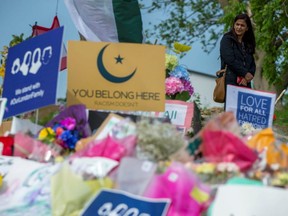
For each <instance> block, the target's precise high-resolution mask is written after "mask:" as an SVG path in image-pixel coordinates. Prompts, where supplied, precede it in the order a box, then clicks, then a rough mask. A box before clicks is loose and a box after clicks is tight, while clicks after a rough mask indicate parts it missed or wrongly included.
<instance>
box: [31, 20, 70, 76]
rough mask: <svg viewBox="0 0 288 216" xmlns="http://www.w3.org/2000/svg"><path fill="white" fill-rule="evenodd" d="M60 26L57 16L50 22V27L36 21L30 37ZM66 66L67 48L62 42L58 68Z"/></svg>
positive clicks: (62, 68) (63, 68)
mask: <svg viewBox="0 0 288 216" xmlns="http://www.w3.org/2000/svg"><path fill="white" fill-rule="evenodd" d="M59 27H60V22H59V20H58V17H57V16H55V17H54V19H53V22H52V25H51V27H50V28H46V27H43V26H39V25H37V23H36V24H35V25H34V26H33V27H32V37H35V36H38V35H41V34H44V33H46V32H48V31H50V30H53V29H56V28H59ZM66 68H67V49H66V47H65V44H64V43H63V46H62V53H61V67H60V70H61V71H62V70H65V69H66Z"/></svg>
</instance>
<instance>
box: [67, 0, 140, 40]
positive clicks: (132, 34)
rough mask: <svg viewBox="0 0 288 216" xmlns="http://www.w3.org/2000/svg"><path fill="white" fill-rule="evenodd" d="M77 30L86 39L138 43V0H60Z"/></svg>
mask: <svg viewBox="0 0 288 216" xmlns="http://www.w3.org/2000/svg"><path fill="white" fill-rule="evenodd" d="M64 1H65V4H66V7H67V9H68V11H69V13H70V16H71V18H72V20H73V22H74V24H75V26H76V28H77V29H78V31H79V33H80V34H81V35H82V36H83V37H84V38H85V39H86V40H89V41H96V42H99V41H103V42H130V43H142V42H143V32H142V17H141V12H140V8H139V4H138V0H130V1H127V0H64Z"/></svg>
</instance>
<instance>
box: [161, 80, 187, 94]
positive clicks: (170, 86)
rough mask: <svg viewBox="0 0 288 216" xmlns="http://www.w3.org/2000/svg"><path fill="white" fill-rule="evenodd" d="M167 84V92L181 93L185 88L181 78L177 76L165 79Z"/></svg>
mask: <svg viewBox="0 0 288 216" xmlns="http://www.w3.org/2000/svg"><path fill="white" fill-rule="evenodd" d="M165 85H166V94H167V95H174V94H176V93H180V92H182V91H183V90H184V85H183V83H182V82H181V80H180V79H179V78H176V77H168V78H166V80H165Z"/></svg>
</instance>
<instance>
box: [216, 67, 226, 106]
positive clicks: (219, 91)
mask: <svg viewBox="0 0 288 216" xmlns="http://www.w3.org/2000/svg"><path fill="white" fill-rule="evenodd" d="M226 69H227V66H226V67H225V69H222V70H219V71H217V72H216V76H217V78H216V80H215V81H216V86H215V88H214V91H213V100H214V101H215V102H217V103H224V102H225V75H226Z"/></svg>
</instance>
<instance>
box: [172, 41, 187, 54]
mask: <svg viewBox="0 0 288 216" xmlns="http://www.w3.org/2000/svg"><path fill="white" fill-rule="evenodd" d="M173 46H174V52H176V53H182V52H188V51H189V50H190V49H191V46H188V45H185V44H181V43H178V42H174V44H173Z"/></svg>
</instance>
